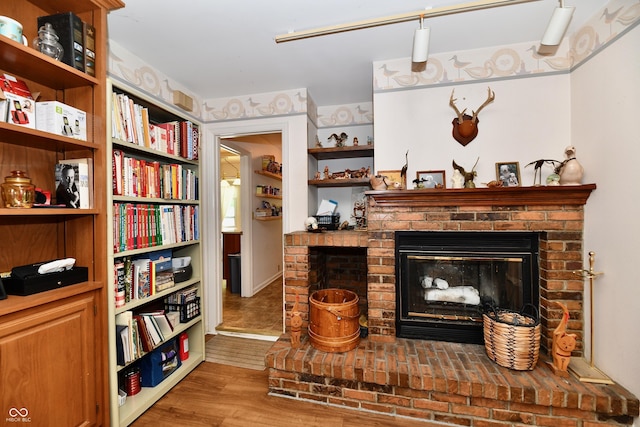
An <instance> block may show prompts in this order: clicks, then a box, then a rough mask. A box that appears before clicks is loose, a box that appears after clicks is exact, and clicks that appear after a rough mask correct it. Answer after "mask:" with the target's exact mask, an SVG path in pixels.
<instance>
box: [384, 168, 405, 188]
mask: <svg viewBox="0 0 640 427" xmlns="http://www.w3.org/2000/svg"><path fill="white" fill-rule="evenodd" d="M376 175H382V176H386V177H387V179H386V180H385V182H386V183H387V186H388V187H387V189H388V190H403V189H405V188H407V176H406V175H405V176H402V172H401V171H399V170H390V171H378V173H376ZM396 183H397V184H396Z"/></svg>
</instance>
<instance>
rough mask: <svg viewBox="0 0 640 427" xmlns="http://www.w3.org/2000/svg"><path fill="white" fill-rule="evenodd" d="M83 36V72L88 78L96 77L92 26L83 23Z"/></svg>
mask: <svg viewBox="0 0 640 427" xmlns="http://www.w3.org/2000/svg"><path fill="white" fill-rule="evenodd" d="M82 27H83V35H84V40H83V42H84V72H85V73H87V74H89V75H90V76H94V77H95V75H96V29H95V27H94V26H93V25H91V24H89V23H87V22H83V23H82Z"/></svg>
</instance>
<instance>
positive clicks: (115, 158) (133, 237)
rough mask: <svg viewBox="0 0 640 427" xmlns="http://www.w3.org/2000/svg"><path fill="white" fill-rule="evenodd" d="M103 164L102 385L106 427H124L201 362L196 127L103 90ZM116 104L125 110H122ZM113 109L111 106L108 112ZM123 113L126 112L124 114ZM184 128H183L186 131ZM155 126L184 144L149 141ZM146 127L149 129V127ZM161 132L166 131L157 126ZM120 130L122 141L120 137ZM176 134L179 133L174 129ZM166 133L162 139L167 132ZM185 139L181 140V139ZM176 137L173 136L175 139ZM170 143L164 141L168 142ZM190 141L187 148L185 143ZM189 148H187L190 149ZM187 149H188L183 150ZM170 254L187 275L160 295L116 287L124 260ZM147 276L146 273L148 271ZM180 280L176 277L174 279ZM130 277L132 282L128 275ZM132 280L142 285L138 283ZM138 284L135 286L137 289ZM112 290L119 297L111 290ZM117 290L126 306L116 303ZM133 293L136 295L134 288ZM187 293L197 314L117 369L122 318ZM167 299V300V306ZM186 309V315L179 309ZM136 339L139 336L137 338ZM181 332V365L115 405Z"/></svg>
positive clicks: (143, 100)
mask: <svg viewBox="0 0 640 427" xmlns="http://www.w3.org/2000/svg"><path fill="white" fill-rule="evenodd" d="M108 98H109V108H108V110H109V113H110V116H109V121H108V123H109V126H110V127H109V132H108V137H107V144H108V148H109V149H108V157H109V158H108V160H107V164H108V165H109V167H110V170H111V172H112V173H111V177H110V179H111V184H112V185H110V186H109V187H110V191H109V193H110V194H109V199H108V207H109V208H110V209H109V212H110V213H109V229H108V235H109V254H108V259H109V382H110V397H111V420H112V423H111V424H112V425H122V426H124V425H129V424H130V423H131V422H133V421H134V420H135V419H136V418H137V417H138V416H140V415H141V414H142V413H143V412H144V411H146V410H147V409H148V408H149V407H150V406H151V405H153V404H154V403H155V402H156V401H157V400H158V399H160V398H161V397H162V396H163V395H164V394H165V393H167V392H168V391H169V390H170V389H171V388H172V387H173V386H174V385H175V384H177V383H178V382H179V381H180V380H181V379H182V378H184V377H185V376H186V375H187V374H188V373H189V372H191V371H192V370H193V369H194V368H195V367H196V366H198V364H200V362H202V361H204V358H205V349H204V335H205V325H204V315H203V310H204V307H205V305H204V302H203V301H201V297H202V294H203V286H202V282H201V280H202V264H201V263H202V256H201V243H200V233H201V218H200V181H199V179H200V176H201V174H200V167H199V161H198V159H197V152H198V148H197V144H198V138H199V133H198V134H195V132H198V128H199V127H200V124H199V123H196V122H193V121H192V120H191V119H190V118H188V117H186V116H185V115H182V114H181V112H180V111H179V110H177V109H173V108H171V107H167V106H165V105H160V103H158V102H157V101H156V100H153V99H151V98H150V97H149V96H147V95H146V94H144V93H141V92H139V91H137V90H136V89H135V88H131V87H126V86H124V85H121V84H117V83H114V82H109V92H108ZM123 99H125V100H126V103H123ZM116 104H117V105H116ZM123 107H125V108H129V107H130V109H129V111H128V112H125V111H124V110H123ZM186 122H188V127H187V124H186ZM163 123H174V124H175V123H178V124H179V123H182V124H183V129H185V130H187V129H188V131H187V132H190V133H191V139H190V140H189V141H190V142H189V141H188V142H187V143H186V145H185V144H183V145H182V147H183V149H181V148H180V146H179V145H173V148H172V146H171V145H167V144H171V142H170V139H168V140H164V138H165V137H166V135H165V136H160V135H161V134H160V133H158V134H156V133H155V130H154V127H156V128H157V125H158V124H163ZM149 125H150V126H149ZM165 128H166V126H165ZM127 129H128V133H127ZM176 129H177V131H178V132H180V125H178V127H177V128H176ZM167 132H169V131H167ZM185 135H186V133H185ZM176 137H177V136H176ZM169 138H170V137H169ZM193 138H195V141H194V140H193ZM194 144H195V145H194ZM189 145H190V146H189ZM167 252H169V253H170V255H171V256H172V258H173V259H177V258H182V259H184V258H189V259H190V266H191V270H192V271H191V272H188V274H187V278H186V280H183V279H184V277H181V278H180V281H179V280H178V276H177V275H176V277H175V280H174V285H173V286H171V287H168V288H166V287H165V286H162V287H161V286H160V285H159V282H158V286H157V289H154V282H152V283H151V284H150V288H151V289H150V290H149V291H148V292H147V291H145V292H142V293H136V290H134V289H133V283H131V284H130V285H131V287H132V288H131V289H132V291H131V292H130V291H129V288H128V287H127V286H126V285H127V284H128V283H126V284H125V285H123V284H122V280H123V279H122V278H121V277H119V276H121V275H122V272H121V268H122V265H123V264H127V263H130V262H131V261H132V260H136V259H138V260H140V259H147V258H154V257H156V256H157V254H158V253H164V254H166V253H167ZM150 268H151V269H153V268H154V267H153V265H152V266H151V267H150ZM180 274H184V273H180ZM130 277H133V278H135V277H136V276H135V272H134V273H132V275H131V276H130ZM140 280H142V279H141V278H140ZM140 283H142V281H141V282H140ZM119 289H120V290H119ZM122 289H125V292H126V295H128V296H127V298H125V299H124V300H123V296H122ZM136 289H138V288H137V287H136ZM188 290H195V294H196V295H197V299H196V300H195V301H192V302H191V305H190V308H193V307H195V306H198V307H199V310H197V311H196V313H195V314H193V313H191V314H190V315H188V316H187V317H184V318H183V319H181V320H178V318H179V317H180V316H179V314H178V315H174V316H170V320H172V326H173V331H172V332H170V333H165V334H163V335H162V337H161V338H162V341H161V344H160V345H158V346H156V347H155V348H156V350H150V351H144V349H140V351H139V352H137V353H136V354H134V355H133V357H132V358H131V359H130V360H127V362H126V363H122V361H120V363H118V362H119V361H118V357H117V356H118V351H119V348H118V346H119V342H118V340H119V339H121V337H120V336H119V335H118V334H117V331H120V330H121V329H122V328H121V327H118V326H117V324H120V323H122V321H121V320H122V318H127V317H128V316H129V315H130V314H131V315H134V316H135V315H138V314H140V313H145V312H146V313H148V312H153V311H158V310H167V311H168V309H169V308H171V309H176V308H178V309H180V307H176V305H175V304H172V305H168V304H167V303H169V302H175V301H176V300H179V297H180V296H181V295H182V294H183V293H187V291H188ZM172 297H173V298H172ZM185 309H186V307H185ZM138 332H139V333H142V331H140V330H138ZM184 332H186V333H187V335H188V349H189V357H188V359H186V360H183V361H181V365H180V367H178V368H177V369H175V371H173V372H172V373H171V374H170V375H168V376H167V377H166V378H165V379H164V380H162V381H161V382H160V383H159V384H157V385H155V386H153V387H142V388H141V391H140V392H138V393H137V394H135V395H133V396H127V397H126V400H125V401H124V404H122V405H121V404H120V403H121V402H119V396H118V391H119V389H120V390H124V391H125V392H126V389H127V385H126V384H127V382H126V381H127V380H126V377H128V376H129V375H130V373H131V372H135V371H136V370H138V369H142V365H143V364H146V363H148V360H149V359H150V358H152V357H153V354H152V353H153V352H154V351H157V349H160V348H161V347H163V345H165V344H168V343H171V342H172V341H173V340H176V341H179V340H178V338H179V337H180V335H181V334H183V333H184Z"/></svg>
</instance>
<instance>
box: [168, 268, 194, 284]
mask: <svg viewBox="0 0 640 427" xmlns="http://www.w3.org/2000/svg"><path fill="white" fill-rule="evenodd" d="M192 274H193V267H192V266H191V264H189V265H187V266H184V267H178V268H174V269H173V281H174V283H180V282H186V281H187V280H189V279H191V275H192Z"/></svg>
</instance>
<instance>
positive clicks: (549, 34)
mask: <svg viewBox="0 0 640 427" xmlns="http://www.w3.org/2000/svg"><path fill="white" fill-rule="evenodd" d="M575 9H576V8H575V7H564V0H560V7H556V9H555V10H554V11H553V15H551V20H550V21H549V25H548V26H547V30H546V31H545V32H544V35H543V36H542V40H540V44H541V45H542V46H558V45H559V44H560V43H561V42H562V38H563V37H564V33H565V32H566V31H567V28H568V27H569V22H571V17H572V16H573V12H574V10H575Z"/></svg>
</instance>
